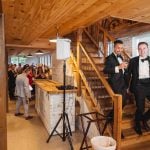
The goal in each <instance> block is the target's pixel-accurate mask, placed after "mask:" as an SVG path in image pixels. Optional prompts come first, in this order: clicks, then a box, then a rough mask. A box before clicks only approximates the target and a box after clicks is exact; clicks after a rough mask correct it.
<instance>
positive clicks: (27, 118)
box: [25, 116, 33, 120]
mask: <svg viewBox="0 0 150 150" xmlns="http://www.w3.org/2000/svg"><path fill="white" fill-rule="evenodd" d="M32 118H33V116H28V117H25V119H26V120H30V119H32Z"/></svg>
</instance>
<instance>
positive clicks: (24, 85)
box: [15, 65, 33, 120]
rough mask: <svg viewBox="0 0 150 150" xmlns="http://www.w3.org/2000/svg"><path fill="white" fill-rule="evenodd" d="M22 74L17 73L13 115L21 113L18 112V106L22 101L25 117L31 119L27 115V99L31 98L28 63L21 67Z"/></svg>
mask: <svg viewBox="0 0 150 150" xmlns="http://www.w3.org/2000/svg"><path fill="white" fill-rule="evenodd" d="M22 70H23V72H22V74H20V75H18V76H17V78H16V89H15V94H16V96H17V97H18V99H17V101H16V113H15V116H20V115H23V114H22V113H20V106H21V104H22V103H23V106H24V116H25V119H26V120H28V119H32V118H33V117H32V116H29V112H28V111H29V99H30V98H31V91H30V89H29V79H28V77H27V75H28V74H29V73H30V69H29V66H28V65H25V66H24V67H23V69H22Z"/></svg>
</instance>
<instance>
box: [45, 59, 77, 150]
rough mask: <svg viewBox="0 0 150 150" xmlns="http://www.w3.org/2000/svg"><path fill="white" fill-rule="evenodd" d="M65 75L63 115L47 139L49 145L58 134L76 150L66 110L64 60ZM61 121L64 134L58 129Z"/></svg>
mask: <svg viewBox="0 0 150 150" xmlns="http://www.w3.org/2000/svg"><path fill="white" fill-rule="evenodd" d="M63 73H64V74H63V75H64V86H63V113H62V114H61V116H60V118H59V120H58V122H57V123H56V125H55V127H54V129H53V130H52V132H51V134H50V135H49V137H48V139H47V141H46V142H47V143H48V142H49V140H50V139H51V137H52V136H53V134H54V132H56V133H57V134H58V135H59V136H60V138H61V139H62V141H66V138H67V139H68V142H69V144H70V148H71V150H74V148H73V145H72V139H71V136H72V132H71V127H70V123H69V118H68V114H67V113H66V111H65V109H66V61H65V60H64V65H63ZM61 120H62V121H63V133H62V134H60V133H59V132H58V131H57V130H56V129H57V127H58V125H59V123H60V122H61Z"/></svg>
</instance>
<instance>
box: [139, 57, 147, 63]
mask: <svg viewBox="0 0 150 150" xmlns="http://www.w3.org/2000/svg"><path fill="white" fill-rule="evenodd" d="M148 60H149V59H148V57H146V58H144V59H141V61H142V62H144V61H148Z"/></svg>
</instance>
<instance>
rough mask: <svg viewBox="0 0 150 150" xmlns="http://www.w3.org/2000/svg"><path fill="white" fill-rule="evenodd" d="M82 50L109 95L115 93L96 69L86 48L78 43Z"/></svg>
mask: <svg viewBox="0 0 150 150" xmlns="http://www.w3.org/2000/svg"><path fill="white" fill-rule="evenodd" d="M79 45H80V47H81V49H82V51H83V52H84V54H85V56H86V57H87V59H88V60H89V62H90V63H91V65H92V67H93V69H94V70H95V72H96V74H97V76H98V77H99V78H100V80H101V81H102V83H103V85H104V86H105V88H106V90H107V92H108V93H109V95H110V96H111V97H113V96H114V95H115V93H114V92H113V90H112V89H111V87H110V85H109V84H108V82H107V81H106V79H105V78H104V77H103V76H102V75H101V74H100V72H99V71H98V69H97V67H96V65H95V63H94V62H93V60H92V59H91V57H90V56H89V55H88V54H87V52H86V50H85V49H84V47H83V46H82V44H81V43H79Z"/></svg>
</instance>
